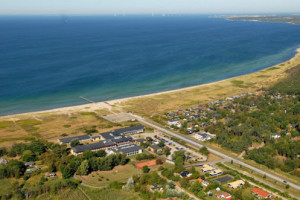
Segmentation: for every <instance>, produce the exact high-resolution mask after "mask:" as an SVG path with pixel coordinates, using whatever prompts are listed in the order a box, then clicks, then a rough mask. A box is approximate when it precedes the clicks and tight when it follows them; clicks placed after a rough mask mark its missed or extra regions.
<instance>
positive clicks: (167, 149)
mask: <svg viewBox="0 0 300 200" xmlns="http://www.w3.org/2000/svg"><path fill="white" fill-rule="evenodd" d="M170 153H171V150H170V148H169V147H166V148H164V154H165V156H168V155H170Z"/></svg>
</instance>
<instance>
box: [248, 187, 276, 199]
mask: <svg viewBox="0 0 300 200" xmlns="http://www.w3.org/2000/svg"><path fill="white" fill-rule="evenodd" d="M252 193H253V194H255V195H257V196H258V198H259V199H271V198H272V195H271V194H270V193H268V192H266V191H264V190H261V189H259V188H253V189H252Z"/></svg>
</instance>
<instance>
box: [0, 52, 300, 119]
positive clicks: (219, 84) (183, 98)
mask: <svg viewBox="0 0 300 200" xmlns="http://www.w3.org/2000/svg"><path fill="white" fill-rule="evenodd" d="M298 64H300V48H299V49H297V54H296V55H295V56H294V57H293V58H291V59H290V60H288V61H286V62H283V63H280V64H278V65H275V66H271V67H269V68H266V69H262V70H260V71H257V72H254V73H250V74H245V75H241V76H237V77H233V78H228V79H224V80H220V81H216V82H212V83H207V84H202V85H197V86H191V87H186V88H181V89H176V90H170V91H165V92H158V93H152V94H147V95H140V96H135V97H128V98H122V99H115V100H110V101H105V102H95V103H89V104H83V105H77V106H69V107H62V108H56V109H50V110H44V111H36V112H27V113H21V114H13V115H7V116H1V117H0V120H12V119H19V118H28V117H32V116H35V117H36V116H38V115H44V114H69V113H72V112H84V111H88V112H92V111H96V110H102V109H107V110H109V111H111V110H112V109H114V111H115V112H118V111H120V112H121V111H126V112H135V113H139V114H141V115H148V116H151V115H153V114H155V113H162V112H165V111H167V110H172V109H176V108H178V107H182V106H188V105H190V104H193V103H194V104H196V103H205V102H207V101H210V100H214V99H218V98H225V97H226V96H232V95H235V94H241V93H246V92H253V91H255V90H256V89H259V88H262V87H268V86H271V85H273V84H275V83H276V82H277V81H278V80H280V79H283V78H285V77H286V76H287V73H286V71H287V70H288V69H291V68H293V67H295V66H296V65H298Z"/></svg>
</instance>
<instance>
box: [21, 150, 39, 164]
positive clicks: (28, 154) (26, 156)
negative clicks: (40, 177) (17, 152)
mask: <svg viewBox="0 0 300 200" xmlns="http://www.w3.org/2000/svg"><path fill="white" fill-rule="evenodd" d="M22 160H24V161H25V162H29V161H35V160H37V158H36V156H35V154H34V153H33V152H32V151H31V150H25V151H24V152H23V153H22Z"/></svg>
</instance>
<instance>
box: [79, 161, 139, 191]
mask: <svg viewBox="0 0 300 200" xmlns="http://www.w3.org/2000/svg"><path fill="white" fill-rule="evenodd" d="M136 174H142V171H141V170H140V169H137V168H135V167H134V166H133V165H131V164H128V165H125V166H117V167H115V168H114V169H113V170H111V171H98V172H92V173H91V174H89V175H88V176H77V177H78V178H80V179H81V180H82V182H83V183H85V184H88V185H91V186H96V187H102V186H107V185H108V184H109V183H111V182H113V181H119V182H126V181H127V180H128V178H129V177H131V176H133V175H136Z"/></svg>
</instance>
